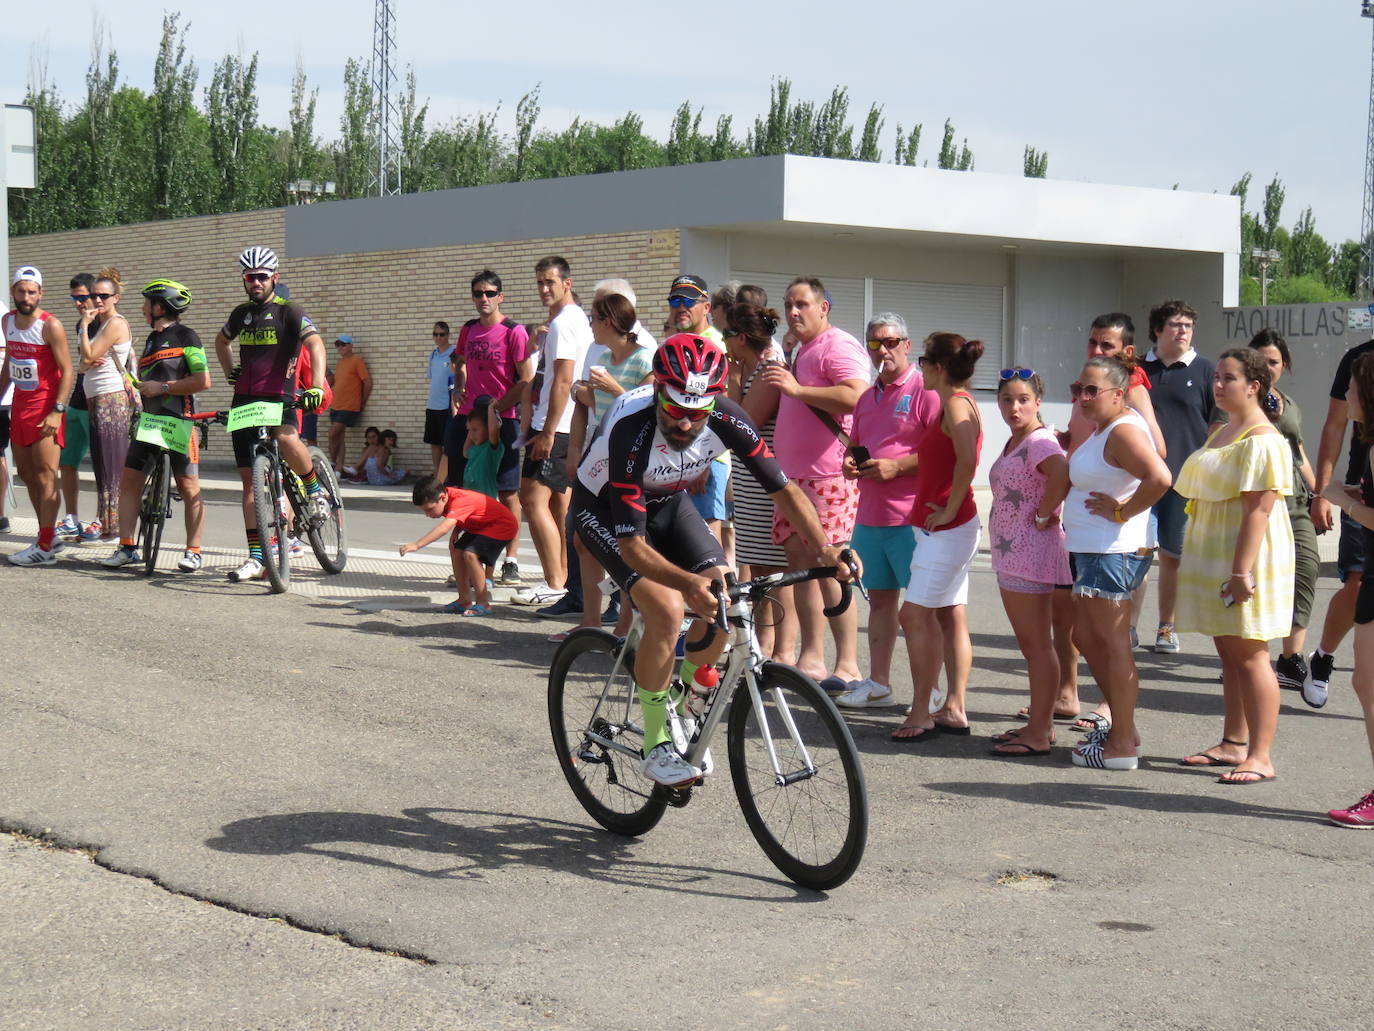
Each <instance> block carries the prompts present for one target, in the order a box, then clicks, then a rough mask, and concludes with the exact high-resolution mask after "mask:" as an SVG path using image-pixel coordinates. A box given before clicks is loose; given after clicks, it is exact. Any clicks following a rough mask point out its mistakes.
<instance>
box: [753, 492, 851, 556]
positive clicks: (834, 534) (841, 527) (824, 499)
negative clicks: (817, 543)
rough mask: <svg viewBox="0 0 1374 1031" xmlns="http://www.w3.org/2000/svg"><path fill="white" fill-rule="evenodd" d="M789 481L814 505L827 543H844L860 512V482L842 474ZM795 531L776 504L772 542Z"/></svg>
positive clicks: (778, 541)
mask: <svg viewBox="0 0 1374 1031" xmlns="http://www.w3.org/2000/svg"><path fill="white" fill-rule="evenodd" d="M792 482H793V483H795V484H796V485H797V486H798V487H800V488H801V489H802V493H803V494H805V495H806V496H807V497H808V498H810V499H811V504H813V505H815V506H816V515H818V516H820V520H821V529H822V530H824V531H825V542H826V543H827V544H844V543H847V542H848V540H849V538H850V537H851V536H852V535H853V533H854V518H855V516H857V515H858V513H859V483H858V481H857V480H846V479H845V478H844V477H843V476H826V477H824V478H822V479H816V480H812V479H807V478H806V477H804V476H794V477H792ZM796 532H797V528H796V527H795V526H793V525H792V524H791V523H789V522H788V521H787V517H786V516H784V515H783V514H782V512H781V510H779V509H778V508H777V507H776V506H775V507H774V508H773V543H774V544H782V543H783V542H784V541H785V540H787V538H788V537H791V536H792V535H793V534H794V533H796Z"/></svg>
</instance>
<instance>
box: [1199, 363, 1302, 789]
mask: <svg viewBox="0 0 1374 1031" xmlns="http://www.w3.org/2000/svg"><path fill="white" fill-rule="evenodd" d="M1271 385H1272V381H1271V379H1270V373H1269V365H1268V363H1267V362H1266V361H1265V359H1264V357H1263V356H1262V355H1261V354H1260V353H1259V352H1258V351H1256V350H1254V349H1252V348H1249V347H1237V348H1233V349H1231V350H1229V351H1224V352H1222V355H1221V357H1220V358H1219V359H1217V364H1216V373H1215V374H1214V377H1213V387H1212V393H1213V398H1214V400H1215V402H1216V406H1217V407H1218V408H1220V409H1221V410H1222V411H1224V412H1225V413H1226V415H1227V416H1228V420H1227V422H1226V424H1225V425H1223V426H1218V427H1217V428H1216V429H1214V430H1213V431H1212V434H1211V436H1209V437H1208V438H1207V442H1206V443H1205V444H1203V445H1202V447H1200V448H1198V449H1197V450H1196V451H1194V452H1193V453H1192V454H1191V455H1189V456H1188V460H1187V461H1186V462H1184V463H1183V468H1182V469H1180V470H1179V473H1178V482H1177V483H1176V484H1175V485H1174V490H1176V491H1178V493H1179V494H1180V495H1181V496H1182V497H1185V498H1188V499H1189V500H1188V526H1187V529H1186V530H1185V531H1184V538H1183V561H1182V564H1181V565H1180V566H1179V571H1178V619H1179V624H1180V626H1182V627H1183V628H1184V629H1185V630H1191V631H1194V632H1196V633H1202V634H1207V635H1208V636H1210V637H1211V638H1212V641H1213V643H1214V644H1215V645H1216V649H1217V655H1218V657H1220V659H1221V676H1222V698H1223V702H1224V705H1225V711H1226V715H1225V718H1224V721H1223V723H1222V729H1221V742H1220V743H1219V744H1217V745H1215V746H1213V747H1211V748H1209V749H1206V750H1205V751H1202V752H1198V753H1197V754H1196V755H1190V756H1187V757H1185V758H1184V759H1182V760H1180V762H1181V764H1182V765H1184V766H1197V767H1203V768H1208V769H1210V768H1215V767H1234V769H1229V770H1227V772H1226V773H1224V774H1222V776H1221V777H1220V778H1219V781H1220V783H1222V784H1233V785H1241V784H1258V783H1260V782H1261V781H1266V780H1272V779H1273V778H1274V764H1273V760H1272V758H1271V757H1270V754H1269V750H1270V747H1271V745H1272V744H1273V741H1274V732H1275V730H1276V729H1277V727H1278V722H1279V682H1278V679H1277V677H1276V676H1275V675H1274V668H1273V667H1272V666H1271V665H1269V642H1270V641H1277V640H1281V639H1282V638H1284V637H1287V636H1288V633H1289V631H1290V630H1291V629H1292V626H1293V566H1294V549H1293V527H1292V524H1291V523H1290V522H1289V521H1288V508H1287V505H1286V503H1285V502H1283V501H1282V500H1281V499H1282V498H1285V497H1287V496H1288V495H1290V494H1292V493H1293V459H1292V455H1291V453H1290V451H1289V447H1288V442H1287V441H1286V440H1285V439H1284V437H1283V434H1281V433H1280V432H1279V431H1278V429H1277V427H1275V426H1274V419H1275V418H1277V415H1278V413H1277V412H1275V411H1273V410H1272V409H1271V408H1269V407H1268V406H1267V405H1266V404H1265V401H1266V400H1267V399H1268V397H1269V390H1270V387H1271Z"/></svg>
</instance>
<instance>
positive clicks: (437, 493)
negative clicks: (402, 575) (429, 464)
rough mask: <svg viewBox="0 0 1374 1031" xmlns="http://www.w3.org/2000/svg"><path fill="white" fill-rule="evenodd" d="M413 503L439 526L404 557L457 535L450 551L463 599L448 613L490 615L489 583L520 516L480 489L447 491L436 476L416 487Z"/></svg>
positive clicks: (451, 605) (447, 609)
mask: <svg viewBox="0 0 1374 1031" xmlns="http://www.w3.org/2000/svg"><path fill="white" fill-rule="evenodd" d="M410 500H411V501H412V502H413V503H414V504H415V507H416V508H418V509H419V510H420V511H421V512H423V513H424V514H425V515H427V516H429V517H430V518H431V519H438V520H439V523H438V525H436V526H435V527H434V529H432V530H430V531H429V533H427V534H425V535H424V536H423V537H421V538H420V539H419V540H417V541H415V542H414V543H413V544H402V545H401V554H402V555H408V554H410V553H411V552H412V551H419V550H420V549H421V548H423V547H424V546H425V545H426V544H432V543H434V542H435V541H437V540H438V539H439V538H440V537H442V536H443V535H444V534H446V533H449V532H450V531H452V534H453V536H452V537H451V538H450V539H449V546H448V547H449V557H450V558H451V559H452V560H453V578H454V580H455V581H456V582H457V584H458V597H457V599H456V600H455V601H451V602H449V603H448V604H447V605H445V606H444V611H445V612H452V613H455V614H458V615H463V616H489V615H491V595H490V593H489V592H488V590H487V582H488V580H489V579H490V578H491V574H492V569H493V566H495V564H496V560H497V559H498V558H500V556H501V552H502V551H503V550H504V549H505V548H506V546H507V545H508V544H510V542H511V541H513V540H515V535H516V534H517V533H519V532H520V524H519V523H517V522H516V521H515V516H513V515H511V513H510V509H508V508H506V506H505V505H503V504H501V502H500V501H498V500H497V499H496V498H489V497H487V496H486V495H485V494H479V493H477V491H475V490H464V489H462V488H461V487H445V486H444V485H443V483H442V482H440V481H439V479H438V478H436V477H434V476H426V477H425V478H424V479H422V480H421V481H420V482H419V483H417V484H415V490H414V491H412V492H411V498H410Z"/></svg>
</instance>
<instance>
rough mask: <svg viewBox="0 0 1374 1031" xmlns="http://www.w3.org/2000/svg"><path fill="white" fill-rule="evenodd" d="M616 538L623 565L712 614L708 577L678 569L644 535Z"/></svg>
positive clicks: (695, 609) (703, 613)
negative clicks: (623, 560)
mask: <svg viewBox="0 0 1374 1031" xmlns="http://www.w3.org/2000/svg"><path fill="white" fill-rule="evenodd" d="M813 514H814V513H813ZM619 540H620V554H621V557H622V558H624V559H625V564H626V565H627V566H629V567H630V568H631V569H633V570H634V571H635V572H636V573H638V574H639V575H640V576H642V577H644V579H646V580H652V581H654V583H659V584H663V585H664V586H666V587H671V588H672V589H673V590H675V591H677V592H678V593H680V594H681V595H682V598H683V600H684V601H685V602H686V603H687V607H688V608H689V609H691V610H692V612H694V613H696V614H697V615H698V616H700V617H701V618H702V619H714V618H715V616H716V597H715V595H714V594H712V593H711V578H710V577H706V576H700V575H698V574H696V573H689V572H687V571H686V570H685V569H679V568H678V567H677V566H675V565H673V563H671V562H669V561H668V560H667V559H666V558H664V557H663V556H662V555H660V554H659V553H658V552H657V551H656V550H654V547H653V545H651V544H650V543H649V542H648V540H647V539H646V538H644V537H621V538H620V539H619Z"/></svg>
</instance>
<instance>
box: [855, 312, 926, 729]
mask: <svg viewBox="0 0 1374 1031" xmlns="http://www.w3.org/2000/svg"><path fill="white" fill-rule="evenodd" d="M864 338H865V339H866V340H867V342H868V357H869V359H870V360H871V361H872V362H873V365H874V367H875V368H876V369H877V370H878V378H877V379H876V380H875V381H874V382H873V386H872V387H870V388H869V389H868V390H866V391H864V394H863V396H862V397H860V398H859V403H858V405H857V406H856V407H855V409H854V431H853V433H851V434H850V438H851V440H852V441H853V443H854V447H853V448H851V449H850V451H849V452H848V453H847V454H846V455H845V459H844V474H845V476H847V477H849V478H851V479H854V480H857V481H858V485H859V513H858V518H857V521H856V522H855V524H854V538H853V546H854V550H855V551H857V552H858V553H859V559H860V561H862V562H863V567H864V583H865V584H866V585H867V586H868V592H869V593H868V602H869V611H868V678H867V679H865V680H861V681H860V682H859V683H858V684H856V685H854V686H853V688H852V689H851V690H850V691H849V692H847V693H846V694H842V695H840V697H838V698H836V699H835V704H836V705H840V706H843V707H844V708H846V709H862V708H866V707H867V706H870V705H891V704H892V651H893V647H894V646H895V644H896V641H897V630H898V622H897V612H898V609H899V607H900V601H901V594H902V591H904V590H905V589H906V584H907V578H908V577H909V576H910V575H911V556H912V553H913V552H914V551H915V550H916V528H915V527H913V526H912V525H911V519H910V516H911V506H912V505H913V504H914V503H915V500H916V445H917V444H919V443H920V442H921V438H922V437H924V436H925V434H926V431H927V430H928V429H930V427H932V426H934V425H936V424H937V423H938V422H939V421H940V395H939V394H937V393H935V391H933V390H929V389H927V387H926V384H925V378H924V377H923V376H922V375H921V370H920V369H919V368H917V367H916V365H915V364H914V363H913V362H912V361H911V339H910V337H908V336H907V330H906V320H905V319H903V318H902V317H901V316H900V315H896V314H893V313H892V312H883V313H882V314H881V315H875V316H874V317H873V320H872V321H871V322H869V324H868V331H867V333H865V334H864ZM856 452H857V453H856Z"/></svg>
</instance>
